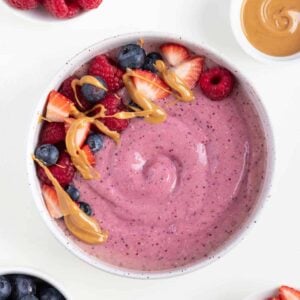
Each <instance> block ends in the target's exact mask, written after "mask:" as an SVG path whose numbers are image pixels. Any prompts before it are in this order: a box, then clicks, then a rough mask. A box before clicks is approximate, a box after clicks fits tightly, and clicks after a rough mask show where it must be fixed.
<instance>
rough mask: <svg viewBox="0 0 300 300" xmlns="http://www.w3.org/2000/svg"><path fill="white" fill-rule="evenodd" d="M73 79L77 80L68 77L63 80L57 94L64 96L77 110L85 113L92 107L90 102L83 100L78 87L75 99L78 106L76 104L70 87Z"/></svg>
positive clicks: (73, 77) (74, 77)
mask: <svg viewBox="0 0 300 300" xmlns="http://www.w3.org/2000/svg"><path fill="white" fill-rule="evenodd" d="M74 79H78V78H77V77H76V76H70V77H69V78H67V79H65V80H64V82H63V83H62V85H61V86H60V88H59V92H60V93H61V94H63V95H64V96H66V97H67V98H68V99H70V100H71V101H72V102H73V103H74V104H75V106H76V107H77V108H78V109H79V110H83V111H86V110H88V109H90V108H91V106H92V105H91V103H90V102H88V101H87V100H85V99H84V97H83V95H82V94H81V88H80V86H77V88H76V93H77V98H78V100H79V102H80V105H79V104H78V103H77V101H76V99H75V95H74V92H73V89H72V86H71V83H72V81H73V80H74Z"/></svg>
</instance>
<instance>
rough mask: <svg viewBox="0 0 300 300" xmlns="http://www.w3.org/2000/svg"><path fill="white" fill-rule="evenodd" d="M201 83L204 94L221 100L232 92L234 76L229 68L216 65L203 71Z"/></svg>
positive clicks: (212, 98)
mask: <svg viewBox="0 0 300 300" xmlns="http://www.w3.org/2000/svg"><path fill="white" fill-rule="evenodd" d="M199 83H200V87H201V90H202V92H203V94H204V95H206V96H207V97H208V98H209V99H211V100H214V101H220V100H223V99H224V98H226V97H228V96H229V95H230V93H231V92H232V90H233V86H234V77H233V75H232V74H231V73H230V72H229V71H228V70H227V69H225V68H221V67H215V68H212V69H209V70H207V71H205V72H203V73H202V74H201V76H200V81H199Z"/></svg>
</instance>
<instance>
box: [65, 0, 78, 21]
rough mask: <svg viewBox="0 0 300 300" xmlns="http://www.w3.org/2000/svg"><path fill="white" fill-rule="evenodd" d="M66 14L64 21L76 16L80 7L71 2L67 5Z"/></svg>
mask: <svg viewBox="0 0 300 300" xmlns="http://www.w3.org/2000/svg"><path fill="white" fill-rule="evenodd" d="M68 9H69V10H68V13H67V15H66V19H71V18H73V17H75V16H77V15H78V14H79V13H80V12H81V7H80V6H79V4H77V3H76V2H72V3H70V4H69V5H68Z"/></svg>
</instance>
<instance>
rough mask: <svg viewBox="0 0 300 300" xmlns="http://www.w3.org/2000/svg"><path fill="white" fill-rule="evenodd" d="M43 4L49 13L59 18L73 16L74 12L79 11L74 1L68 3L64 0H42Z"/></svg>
mask: <svg viewBox="0 0 300 300" xmlns="http://www.w3.org/2000/svg"><path fill="white" fill-rule="evenodd" d="M43 5H44V7H45V9H46V10H47V11H48V12H49V13H50V14H52V15H53V16H55V17H57V18H59V19H65V18H70V17H73V16H74V15H75V14H74V13H75V12H76V13H77V12H79V11H78V8H75V7H77V6H75V5H74V3H72V2H71V3H70V4H69V2H67V1H65V0H44V1H43Z"/></svg>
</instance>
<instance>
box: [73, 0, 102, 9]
mask: <svg viewBox="0 0 300 300" xmlns="http://www.w3.org/2000/svg"><path fill="white" fill-rule="evenodd" d="M77 2H78V4H79V5H80V6H81V7H82V8H83V9H93V8H97V7H98V6H99V5H100V4H101V3H102V0H78V1H77Z"/></svg>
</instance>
